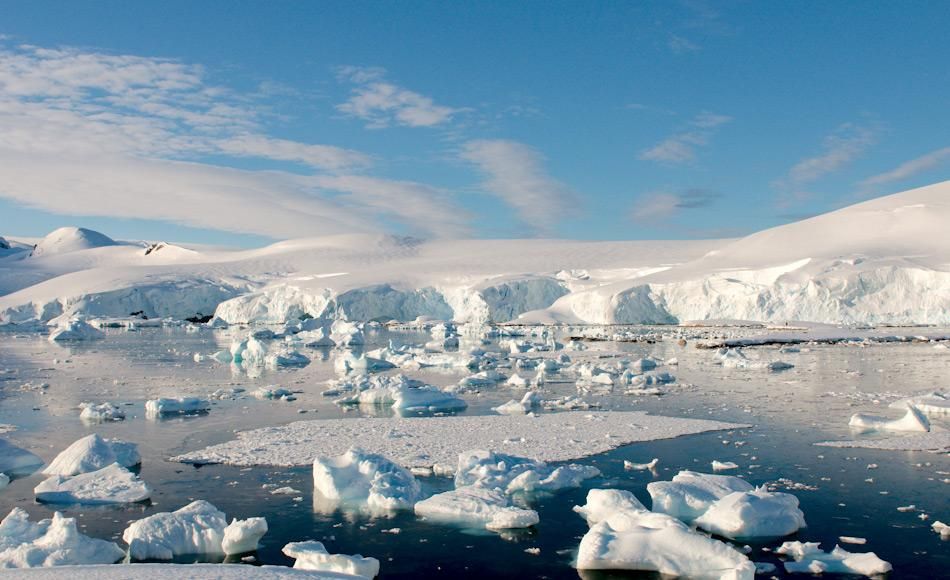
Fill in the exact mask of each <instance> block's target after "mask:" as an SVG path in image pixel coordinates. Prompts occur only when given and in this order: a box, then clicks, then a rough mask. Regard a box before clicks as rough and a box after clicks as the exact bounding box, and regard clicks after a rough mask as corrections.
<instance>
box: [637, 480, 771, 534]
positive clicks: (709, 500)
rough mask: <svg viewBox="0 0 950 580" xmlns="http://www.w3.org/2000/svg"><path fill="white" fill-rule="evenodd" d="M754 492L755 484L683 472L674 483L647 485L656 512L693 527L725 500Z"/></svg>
mask: <svg viewBox="0 0 950 580" xmlns="http://www.w3.org/2000/svg"><path fill="white" fill-rule="evenodd" d="M753 489H755V488H754V487H753V486H752V484H750V483H749V482H747V481H746V480H744V479H740V478H738V477H733V476H731V475H710V474H706V473H697V472H695V471H680V472H679V473H677V474H676V475H675V476H674V477H673V480H672V481H654V482H651V483H649V484H648V485H647V492H649V494H650V498H651V499H652V500H653V511H655V512H659V513H664V514H669V515H671V516H673V517H675V518H678V519H681V520H683V521H684V522H686V523H692V521H693V520H695V519H696V518H698V517H699V516H701V515H703V514H704V513H706V510H708V509H709V508H710V507H711V506H712V504H713V503H715V502H716V501H718V500H720V499H722V498H723V497H726V496H727V495H729V494H731V493H733V492H737V491H739V492H748V491H752V490H753Z"/></svg>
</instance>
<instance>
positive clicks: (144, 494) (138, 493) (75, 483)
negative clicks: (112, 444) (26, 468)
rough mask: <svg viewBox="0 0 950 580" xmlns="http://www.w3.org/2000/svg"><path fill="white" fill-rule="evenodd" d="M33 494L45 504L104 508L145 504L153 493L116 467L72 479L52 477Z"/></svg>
mask: <svg viewBox="0 0 950 580" xmlns="http://www.w3.org/2000/svg"><path fill="white" fill-rule="evenodd" d="M33 493H34V494H35V495H36V500H37V501H39V502H43V503H79V504H86V505H102V504H121V503H136V502H140V501H145V500H147V499H148V498H149V497H150V496H151V493H152V491H151V490H150V489H149V487H148V486H147V485H146V484H145V482H143V481H142V480H140V479H139V478H138V476H137V475H135V474H134V473H132V472H131V471H129V470H128V469H126V468H124V467H122V466H121V465H119V464H118V463H113V464H112V465H109V466H107V467H103V468H102V469H99V470H96V471H89V472H84V473H81V474H80V475H76V476H73V477H63V476H62V475H53V476H51V477H50V478H48V479H46V480H45V481H43V482H41V483H40V484H39V485H37V486H36V488H34V490H33Z"/></svg>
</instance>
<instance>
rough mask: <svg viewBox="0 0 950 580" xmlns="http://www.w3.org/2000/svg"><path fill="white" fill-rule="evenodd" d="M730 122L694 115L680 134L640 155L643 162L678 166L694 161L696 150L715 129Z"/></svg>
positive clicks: (717, 116)
mask: <svg viewBox="0 0 950 580" xmlns="http://www.w3.org/2000/svg"><path fill="white" fill-rule="evenodd" d="M730 121H732V117H728V116H726V115H717V114H715V113H709V112H703V113H700V114H699V115H696V116H695V117H694V118H693V119H692V120H691V121H690V122H689V123H688V125H687V127H686V128H685V129H684V130H683V131H680V132H677V133H674V134H673V135H670V136H669V137H667V138H666V139H664V140H662V141H660V142H659V143H657V144H656V145H654V146H653V147H650V148H649V149H646V150H644V151H642V152H641V153H640V156H639V158H640V159H642V160H644V161H657V162H660V163H669V164H678V163H686V162H689V161H693V160H694V159H696V149H697V148H699V147H703V146H705V145H707V144H708V143H709V140H710V139H711V138H712V136H713V135H714V134H715V131H716V129H717V128H719V127H720V126H722V125H725V124H726V123H728V122H730Z"/></svg>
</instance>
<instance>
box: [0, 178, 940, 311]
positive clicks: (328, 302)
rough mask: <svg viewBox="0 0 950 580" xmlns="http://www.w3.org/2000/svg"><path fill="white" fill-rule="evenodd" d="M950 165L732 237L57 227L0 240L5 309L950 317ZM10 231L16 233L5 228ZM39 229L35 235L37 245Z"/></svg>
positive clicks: (0, 306)
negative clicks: (258, 242) (235, 236)
mask: <svg viewBox="0 0 950 580" xmlns="http://www.w3.org/2000/svg"><path fill="white" fill-rule="evenodd" d="M948 230H950V182H943V183H939V184H936V185H932V186H929V187H924V188H920V189H915V190H911V191H907V192H903V193H899V194H895V195H891V196H887V197H882V198H879V199H875V200H872V201H868V202H864V203H860V204H857V205H854V206H850V207H847V208H844V209H841V210H838V211H835V212H831V213H828V214H825V215H821V216H818V217H814V218H811V219H808V220H804V221H801V222H797V223H793V224H789V225H786V226H781V227H777V228H773V229H770V230H766V231H762V232H759V233H756V234H753V235H751V236H748V237H745V238H742V239H739V240H714V241H698V242H696V241H672V242H671V241H663V242H576V241H562V240H455V241H446V240H433V241H424V240H418V239H412V238H400V237H394V236H383V235H379V236H371V235H349V236H333V237H322V238H310V239H298V240H288V241H284V242H279V243H277V244H274V245H271V246H268V247H265V248H261V249H258V250H248V251H221V250H194V249H187V248H182V247H178V246H173V245H169V244H158V245H154V246H151V248H150V251H149V248H147V247H146V246H145V245H143V244H128V243H125V244H123V243H116V242H113V241H112V240H111V239H109V238H108V237H107V236H104V235H102V234H98V233H97V232H90V231H89V230H82V229H77V228H63V229H61V230H57V232H54V233H53V234H50V236H47V238H44V240H43V241H41V242H40V243H39V244H38V245H37V248H36V250H34V251H33V252H32V254H33V255H32V256H31V257H29V259H25V255H27V254H29V252H25V251H16V250H15V249H10V250H4V253H3V254H0V293H2V295H0V323H11V322H29V321H47V320H49V319H51V318H53V317H56V316H59V315H62V314H84V315H89V316H128V315H129V314H131V313H132V312H144V313H145V314H146V315H148V316H150V317H154V316H172V317H176V318H185V317H190V316H195V315H198V314H203V315H208V314H211V313H212V312H215V314H216V316H217V317H218V318H220V319H221V320H223V321H225V322H229V323H252V322H260V323H278V322H283V321H285V320H288V319H293V318H298V317H300V316H304V315H309V316H324V315H334V316H347V317H349V318H351V319H358V320H370V319H390V318H394V319H398V320H411V319H414V318H416V317H418V316H428V317H433V318H439V319H454V320H457V321H493V322H506V321H511V320H519V321H524V322H540V323H552V322H571V323H574V322H585V323H594V324H601V323H641V322H642V323H651V322H677V321H680V320H701V319H723V318H728V319H744V320H770V321H781V320H810V321H815V322H831V323H839V322H845V323H871V324H876V323H939V324H950V235H947V234H946V233H945V232H947V231H948ZM8 241H9V242H10V245H11V246H14V244H15V243H16V241H15V240H8ZM41 247H43V250H42V251H38V250H40V248H41Z"/></svg>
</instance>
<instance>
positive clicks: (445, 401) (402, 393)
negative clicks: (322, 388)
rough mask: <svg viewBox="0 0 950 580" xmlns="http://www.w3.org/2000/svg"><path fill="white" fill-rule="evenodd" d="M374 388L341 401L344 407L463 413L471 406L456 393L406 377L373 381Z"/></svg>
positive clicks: (338, 401)
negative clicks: (356, 406)
mask: <svg viewBox="0 0 950 580" xmlns="http://www.w3.org/2000/svg"><path fill="white" fill-rule="evenodd" d="M369 384H371V385H373V386H370V387H369V388H366V389H365V390H361V391H359V392H357V393H355V394H354V395H351V396H348V397H344V398H342V399H339V400H337V401H336V402H337V404H340V405H380V406H391V407H392V408H393V410H395V411H399V412H433V413H434V412H447V411H460V410H462V409H465V408H466V407H467V406H468V404H467V403H466V402H465V401H463V400H462V399H460V398H459V397H457V396H455V395H454V394H452V393H447V392H445V391H442V390H441V389H439V388H438V387H434V386H432V385H426V384H424V383H421V382H420V381H415V380H412V379H408V378H406V377H404V376H403V375H395V376H392V377H386V378H385V379H381V380H379V381H371V382H370V383H369Z"/></svg>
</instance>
